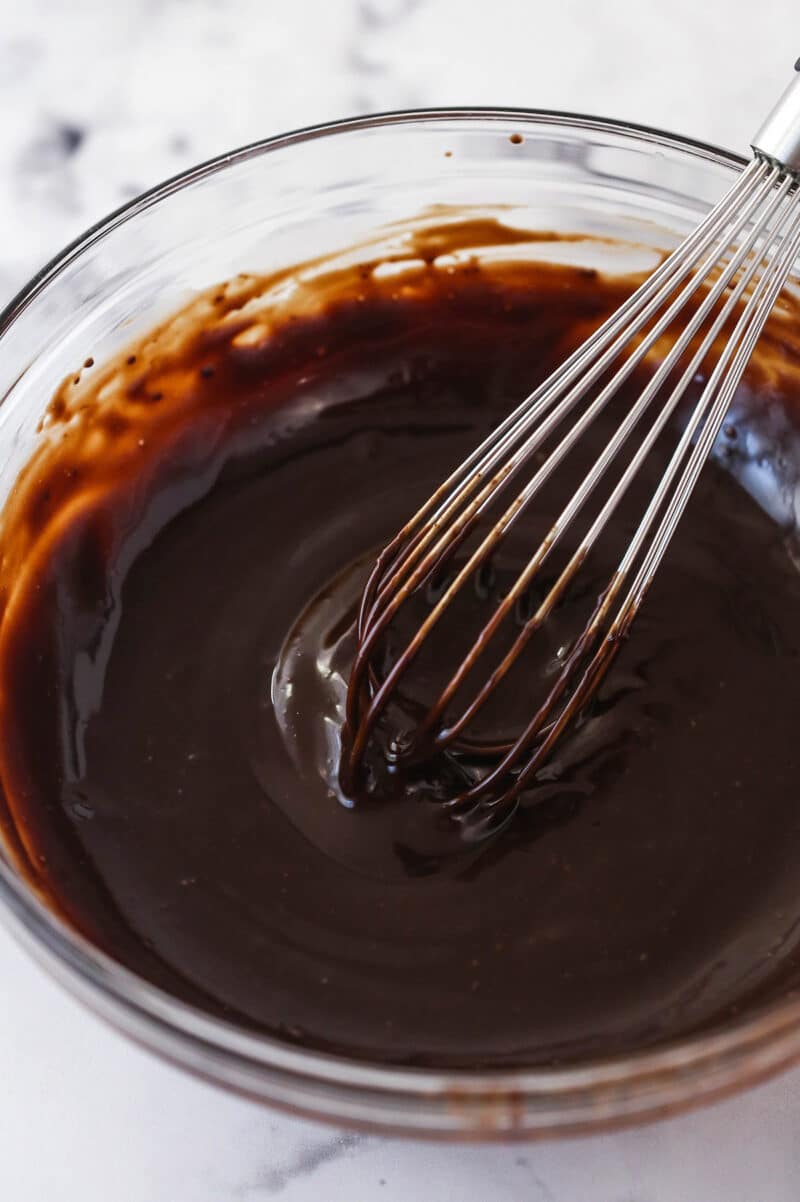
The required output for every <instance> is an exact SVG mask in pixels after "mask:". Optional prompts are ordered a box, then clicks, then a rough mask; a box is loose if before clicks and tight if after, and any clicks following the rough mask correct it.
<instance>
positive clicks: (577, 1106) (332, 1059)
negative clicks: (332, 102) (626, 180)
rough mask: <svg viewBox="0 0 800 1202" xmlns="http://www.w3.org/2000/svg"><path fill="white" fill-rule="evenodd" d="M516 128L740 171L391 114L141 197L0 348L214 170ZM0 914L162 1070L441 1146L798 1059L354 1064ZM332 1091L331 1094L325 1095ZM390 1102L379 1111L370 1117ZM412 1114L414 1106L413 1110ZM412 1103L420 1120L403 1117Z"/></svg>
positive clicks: (614, 130)
mask: <svg viewBox="0 0 800 1202" xmlns="http://www.w3.org/2000/svg"><path fill="white" fill-rule="evenodd" d="M471 120H472V121H480V122H487V121H496V122H498V123H509V122H513V121H514V120H520V121H524V122H525V123H526V124H527V125H528V126H537V125H538V126H539V127H542V128H544V127H556V128H559V127H561V128H563V129H565V130H568V129H574V130H580V131H581V132H583V133H585V132H587V131H590V132H597V133H608V134H610V135H613V136H617V137H622V138H626V137H627V138H630V139H631V140H633V141H634V142H636V143H637V144H639V145H641V143H642V142H645V143H651V144H654V145H655V146H656V147H661V148H664V149H673V150H678V151H681V152H684V153H685V152H689V153H690V154H691V155H693V156H695V157H697V158H699V159H702V160H705V161H708V162H712V163H717V164H719V165H721V166H724V167H728V168H733V169H734V170H738V169H740V168H741V167H742V166H744V164H745V163H746V161H747V160H746V159H745V158H744V157H743V156H741V155H739V154H735V153H733V152H730V151H727V150H724V149H721V148H719V147H717V146H714V145H713V144H710V143H707V142H704V141H699V140H697V139H692V138H685V137H682V136H679V135H677V134H673V133H669V132H667V131H663V130H660V129H656V128H653V127H652V126H649V125H644V124H637V123H633V122H626V121H618V120H612V119H606V118H602V117H594V116H589V115H585V114H581V113H573V112H567V111H562V110H550V109H536V108H531V109H528V108H519V107H517V108H494V107H490V106H486V107H484V106H479V107H474V106H466V107H444V108H424V109H403V110H396V111H388V112H381V113H374V114H369V115H366V116H362V117H355V118H346V119H343V120H337V121H330V122H326V123H323V124H314V125H310V126H305V127H302V128H299V129H295V130H292V131H290V132H288V133H283V134H278V135H276V136H274V137H270V138H265V139H262V140H259V141H256V142H251V143H249V144H247V145H245V146H243V147H241V148H239V149H237V150H234V151H231V152H228V153H224V154H220V155H217V156H215V157H213V158H211V159H208V160H206V161H205V162H203V163H201V164H199V165H197V166H194V167H191V168H189V169H187V170H186V171H183V172H180V173H178V174H176V175H174V176H171V177H170V178H169V179H167V180H165V181H163V182H162V183H159V184H157V185H155V186H154V187H152V188H149V189H148V190H147V191H145V192H143V193H141V194H140V195H138V196H137V197H135V198H134V199H132V200H130V201H128V202H127V203H125V204H124V205H122V206H120V207H119V208H118V209H116V210H115V211H114V212H112V213H111V214H109V215H108V216H106V217H104V218H102V219H101V220H100V221H98V222H96V223H95V224H94V225H92V226H91V227H90V228H89V229H88V230H86V231H85V232H84V233H83V234H81V235H79V236H78V237H77V238H76V239H75V240H74V241H72V242H71V243H70V244H69V245H68V246H66V247H65V248H64V249H63V250H62V251H60V252H59V253H58V254H57V255H56V256H55V257H53V258H52V259H51V260H50V261H49V262H48V263H46V264H45V265H44V266H43V267H42V268H41V269H40V270H39V271H38V272H37V273H36V274H35V275H34V276H33V277H32V278H31V280H30V281H29V282H28V283H27V284H26V285H24V287H23V288H22V289H21V290H20V291H19V292H18V293H17V294H16V295H15V296H14V297H13V299H12V300H11V301H10V303H9V304H8V305H7V306H6V307H5V309H4V310H3V311H2V312H0V339H1V338H2V337H3V336H4V335H5V334H6V332H7V331H8V330H9V329H10V328H11V327H12V325H13V324H14V322H15V321H16V320H17V319H18V318H19V317H20V315H21V314H22V313H23V312H24V311H25V310H26V309H27V308H28V306H29V305H30V304H31V303H32V302H33V301H34V300H35V298H36V297H37V296H39V295H40V294H41V293H42V292H43V291H44V290H45V289H46V288H47V287H48V286H49V285H50V284H51V283H52V282H53V281H54V280H55V279H56V278H57V277H58V276H59V275H60V274H61V273H62V272H63V271H64V270H65V269H66V268H67V267H68V266H69V265H70V264H71V263H72V262H74V261H75V260H76V259H77V258H79V257H80V256H81V255H82V254H83V253H85V251H87V250H88V249H89V248H90V247H91V246H92V245H93V244H94V243H95V242H97V241H99V240H100V239H102V238H103V237H105V236H106V235H107V234H108V233H110V232H111V231H112V230H114V229H115V228H116V227H118V226H120V225H122V224H124V223H125V222H126V221H129V220H130V219H131V218H133V217H135V216H136V215H137V214H138V213H140V212H142V211H144V210H145V209H147V208H149V207H151V206H153V205H155V204H157V203H159V202H160V201H162V200H164V199H166V198H167V197H169V196H170V195H171V194H173V193H175V192H177V191H180V190H182V189H183V188H186V187H188V186H190V185H192V184H194V183H196V182H198V181H200V180H203V179H206V178H208V177H209V176H212V175H214V174H216V173H218V172H221V171H224V170H225V169H227V168H228V167H231V166H235V165H237V164H240V163H242V162H244V161H246V160H248V159H251V158H256V157H259V156H261V155H263V154H266V153H270V152H273V151H276V150H280V149H285V148H288V147H291V146H293V145H297V144H302V143H306V142H310V141H314V140H316V139H320V138H329V137H333V136H339V135H342V134H349V133H357V132H359V131H366V130H370V129H389V128H393V127H396V126H399V125H412V124H427V123H438V122H441V123H445V122H448V121H461V122H464V121H466V122H469V121H471ZM0 912H2V913H4V914H5V916H6V917H7V919H8V920H9V923H8V925H9V926H10V928H11V930H12V933H14V934H15V935H16V936H17V938H18V939H19V940H20V941H21V942H22V943H23V944H24V945H26V946H27V947H28V950H29V951H31V952H32V953H33V955H34V957H35V958H38V959H40V960H43V961H45V962H46V963H47V964H48V966H49V968H50V969H51V970H52V971H53V973H54V975H56V976H57V977H58V978H60V979H61V981H62V983H63V984H65V985H66V986H67V987H68V988H69V989H71V991H72V992H73V993H76V994H77V995H79V996H80V997H82V999H83V1000H84V1001H85V1002H87V1003H88V1004H89V1006H90V1007H91V1008H93V1009H95V1010H96V1012H98V1013H100V1014H101V1016H102V1017H105V1018H106V1019H110V1020H111V1021H112V1023H114V1025H118V1026H119V1027H120V1028H122V1029H124V1030H125V1031H127V1033H128V1034H132V1035H133V1036H134V1038H137V1039H138V1040H139V1041H140V1042H141V1043H143V1044H145V1045H147V1046H149V1047H150V1048H152V1049H154V1050H157V1051H159V1052H160V1053H161V1054H162V1055H163V1056H165V1057H166V1058H167V1059H169V1060H172V1061H173V1062H176V1063H179V1064H181V1065H183V1066H184V1067H188V1068H189V1069H191V1070H193V1071H195V1072H197V1073H199V1074H201V1075H203V1076H206V1077H208V1078H210V1079H212V1080H215V1081H217V1082H219V1083H222V1084H226V1085H228V1086H229V1087H231V1088H233V1089H235V1090H238V1091H239V1092H242V1093H246V1094H250V1095H253V1096H256V1097H259V1098H263V1099H264V1100H268V1101H270V1102H272V1103H273V1104H275V1105H278V1106H280V1107H283V1108H284V1109H288V1110H293V1111H295V1112H297V1113H301V1114H305V1115H309V1116H312V1117H314V1118H318V1119H319V1118H323V1119H328V1120H331V1121H334V1122H337V1123H339V1124H341V1125H350V1126H359V1127H362V1128H367V1129H373V1130H381V1131H384V1132H386V1131H387V1130H391V1131H393V1132H395V1133H405V1134H414V1135H416V1136H420V1135H434V1136H443V1137H445V1138H454V1137H459V1136H466V1137H467V1138H478V1139H482V1138H492V1137H499V1138H509V1137H513V1136H514V1135H518V1136H522V1137H524V1138H531V1137H533V1136H535V1135H537V1134H539V1135H541V1134H544V1135H553V1134H565V1133H567V1134H574V1133H577V1132H581V1131H587V1130H593V1129H597V1128H605V1127H608V1126H616V1125H621V1124H625V1123H630V1122H633V1121H640V1120H642V1119H644V1118H650V1117H655V1116H657V1115H660V1114H663V1113H671V1112H673V1111H675V1110H677V1109H684V1108H686V1107H688V1106H690V1105H692V1104H694V1103H699V1102H701V1101H705V1100H709V1099H710V1098H713V1097H717V1096H720V1095H722V1094H725V1093H729V1092H731V1091H733V1090H736V1089H738V1088H741V1087H743V1086H744V1085H746V1084H748V1083H751V1082H753V1081H755V1080H757V1079H760V1078H762V1077H764V1076H766V1075H768V1074H769V1073H771V1072H774V1071H777V1070H778V1069H779V1068H781V1067H785V1066H787V1065H788V1064H789V1063H791V1062H792V1061H794V1060H796V1059H798V1058H800V999H791V998H789V999H785V1000H783V1001H780V1002H776V1003H773V1004H772V1005H771V1006H770V1007H769V1008H767V1009H765V1010H764V1011H763V1012H758V1013H756V1014H755V1015H753V1016H751V1017H749V1018H744V1019H741V1020H739V1021H737V1022H735V1023H731V1024H730V1026H727V1027H726V1028H725V1029H723V1030H721V1031H719V1032H716V1033H712V1034H700V1035H693V1036H689V1037H687V1038H685V1039H682V1040H679V1041H676V1042H675V1043H672V1044H670V1045H668V1046H667V1047H664V1048H660V1049H656V1050H651V1051H643V1052H638V1053H634V1054H630V1055H627V1056H623V1057H615V1058H613V1059H608V1060H597V1061H592V1062H586V1063H585V1064H579V1065H567V1066H563V1067H561V1066H559V1067H553V1068H541V1069H518V1070H513V1069H509V1070H487V1071H479V1070H477V1071H476V1070H473V1071H466V1070H463V1071H462V1070H441V1069H420V1068H405V1067H394V1066H387V1065H380V1064H369V1063H366V1062H364V1061H360V1060H354V1059H349V1058H347V1057H346V1056H341V1055H333V1054H328V1053H322V1052H317V1051H312V1050H306V1049H302V1048H297V1047H294V1046H292V1045H291V1044H289V1043H284V1042H281V1041H280V1040H278V1039H275V1038H272V1037H269V1036H267V1035H258V1034H252V1033H248V1032H246V1031H244V1030H242V1029H241V1028H239V1027H237V1026H235V1025H234V1024H232V1023H229V1022H226V1021H225V1020H222V1019H217V1018H212V1017H211V1016H209V1015H207V1014H205V1013H203V1012H202V1011H200V1010H198V1009H196V1008H194V1007H192V1006H190V1005H188V1004H186V1003H185V1002H181V1001H179V1000H178V999H176V998H174V997H172V996H171V995H170V994H168V993H166V992H165V991H164V990H161V989H160V988H158V987H157V986H154V985H151V984H149V983H148V982H146V981H144V980H143V979H141V978H139V977H138V976H136V975H135V974H134V973H133V972H131V971H130V970H129V969H127V968H125V967H124V966H122V965H120V964H118V963H117V962H116V961H114V960H113V959H111V958H110V957H109V956H108V955H106V954H105V953H104V952H102V951H100V949H99V948H97V947H95V946H94V945H92V944H91V943H90V942H89V941H88V940H87V939H86V938H85V937H83V936H82V935H80V934H79V933H77V932H75V931H74V930H72V929H71V928H70V927H69V926H68V925H67V923H66V922H65V921H63V920H62V919H60V918H59V917H58V916H57V915H56V914H55V913H53V912H52V911H51V910H49V909H48V907H47V906H46V905H45V903H44V902H43V901H42V900H41V899H40V898H39V897H38V896H37V895H36V892H35V890H34V888H33V886H32V885H31V884H30V883H29V882H27V881H25V880H24V879H23V878H22V877H20V876H18V875H17V874H16V873H15V872H13V871H12V869H11V867H10V865H9V864H7V863H6V862H5V861H4V860H2V859H0ZM337 1091H338V1092H337ZM392 1099H394V1100H395V1102H396V1103H397V1104H396V1105H394V1106H391V1107H388V1109H387V1108H386V1107H385V1106H384V1109H383V1110H382V1109H381V1107H382V1106H383V1105H384V1104H385V1103H389V1102H390V1101H391V1100H392ZM426 1106H427V1109H425V1107H426ZM420 1107H422V1109H419V1108H420Z"/></svg>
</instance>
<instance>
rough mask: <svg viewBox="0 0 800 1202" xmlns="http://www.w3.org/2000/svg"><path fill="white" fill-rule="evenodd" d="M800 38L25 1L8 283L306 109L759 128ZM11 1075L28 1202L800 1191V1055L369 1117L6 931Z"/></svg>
mask: <svg viewBox="0 0 800 1202" xmlns="http://www.w3.org/2000/svg"><path fill="white" fill-rule="evenodd" d="M793 36H794V41H793V40H792V39H793ZM798 53H800V30H798V23H797V0H759V3H758V4H755V3H754V2H753V0H704V2H702V3H698V0H670V2H669V3H668V4H661V3H655V2H653V3H648V2H647V0H605V2H604V3H598V2H597V0H559V2H558V3H556V4H549V3H547V4H545V3H544V2H543V0H539V2H538V3H537V0H492V3H491V4H483V3H480V4H479V3H476V2H474V0H295V3H293V4H287V3H285V2H283V3H278V2H277V0H111V2H109V0H70V2H69V3H67V2H66V0H24V2H20V0H0V112H2V114H3V116H2V119H1V120H0V230H2V238H1V239H0V305H2V304H3V303H4V302H5V301H6V300H7V299H9V298H10V295H11V294H12V292H13V290H15V289H16V288H17V287H18V286H20V285H21V284H23V283H24V282H25V280H26V278H28V277H29V276H30V274H31V273H32V272H33V271H34V270H35V269H36V268H37V267H38V266H40V265H41V263H42V262H43V261H45V260H46V259H47V258H48V257H49V256H50V255H51V254H53V253H54V252H55V251H57V250H58V249H59V247H60V246H62V245H63V244H64V243H65V242H67V241H68V240H70V239H72V238H73V237H74V236H75V235H76V234H78V233H80V231H81V230H82V229H84V228H85V227H86V226H87V225H89V224H90V223H91V222H93V221H95V220H96V219H97V218H99V217H101V216H102V215H103V214H104V213H105V212H107V211H108V210H110V209H112V208H115V207H117V206H118V205H119V204H120V203H122V202H123V201H124V200H125V199H126V198H127V197H130V196H132V195H134V194H135V193H137V192H139V191H141V190H142V189H143V188H145V187H148V186H149V185H151V184H154V183H156V182H157V181H158V180H159V179H161V178H163V177H164V176H166V175H171V174H173V173H174V172H176V171H178V170H180V169H181V168H182V167H185V166H188V165H190V164H191V163H193V162H197V161H199V160H201V159H204V158H207V157H208V156H210V155H212V154H215V153H217V152H219V151H223V150H225V149H228V148H230V147H232V146H236V145H238V144H241V143H244V142H247V141H251V140H254V139H256V138H259V137H263V136H266V135H268V134H271V133H276V132H279V131H280V130H282V129H286V128H291V127H295V126H299V125H304V124H307V123H309V122H312V121H318V120H328V119H330V118H333V117H337V116H343V115H348V114H352V113H355V112H365V111H369V110H379V109H386V108H396V107H407V106H410V105H422V104H432V105H436V104H451V103H452V104H458V103H479V104H484V103H485V104H489V103H496V104H510V105H514V104H519V105H526V104H528V105H536V106H541V107H548V108H561V109H575V110H582V111H586V112H596V113H601V114H603V115H607V116H618V117H627V118H630V119H634V120H637V121H641V122H648V123H651V124H654V125H661V126H664V127H667V128H672V129H676V130H679V131H681V132H685V133H689V134H692V135H694V136H696V137H699V138H707V139H709V140H713V141H718V142H721V143H723V144H726V145H729V146H732V147H734V148H737V149H743V148H744V147H745V146H746V144H747V139H748V135H749V134H750V133H751V132H752V130H753V128H754V127H755V126H756V125H757V124H758V121H759V118H760V116H761V115H762V113H763V111H764V109H765V108H766V107H768V105H769V104H770V103H771V102H772V100H773V99H774V97H775V95H776V92H777V91H778V90H779V89H780V88H781V87H782V86H783V82H784V80H785V79H786V78H788V75H789V73H790V70H791V66H792V62H793V61H794V58H795V57H796V56H797V54H798ZM0 1083H2V1086H1V1087H0V1198H2V1199H3V1200H5V1199H8V1200H9V1202H45V1200H46V1199H47V1200H50V1199H52V1200H54V1202H55V1200H57V1202H73V1200H74V1202H257V1200H261V1199H269V1198H273V1197H277V1198H280V1199H282V1200H284V1202H312V1200H314V1202H318V1200H325V1202H328V1200H330V1202H338V1200H339V1199H342V1200H344V1199H347V1202H367V1200H371V1199H373V1198H374V1199H378V1200H383V1199H385V1200H386V1202H400V1200H402V1202H406V1200H407V1199H408V1198H411V1197H415V1198H420V1199H423V1200H425V1202H427V1200H428V1199H431V1200H437V1202H438V1200H439V1199H442V1200H444V1202H448V1200H449V1199H456V1198H458V1199H459V1200H460V1202H485V1200H486V1199H487V1198H492V1199H495V1200H496V1202H504V1200H505V1199H510V1200H517V1199H519V1200H524V1202H717V1200H718V1199H719V1200H722V1199H724V1200H725V1202H797V1198H798V1196H800V1138H799V1137H800V1071H795V1072H793V1073H789V1074H786V1075H784V1076H783V1077H781V1078H779V1079H777V1080H775V1081H772V1082H770V1083H768V1084H767V1085H765V1086H762V1087H760V1088H759V1089H756V1090H752V1091H750V1092H749V1093H747V1094H746V1095H743V1096H741V1097H739V1098H735V1099H732V1100H729V1101H727V1102H724V1103H721V1104H718V1105H717V1106H715V1107H712V1108H711V1109H708V1110H705V1111H702V1112H699V1113H697V1114H694V1115H689V1116H685V1117H682V1118H679V1119H674V1120H670V1121H668V1122H662V1123H660V1124H657V1125H653V1126H650V1127H646V1128H642V1129H640V1130H637V1131H630V1132H626V1133H623V1134H616V1135H609V1136H602V1137H595V1138H592V1139H586V1140H580V1141H572V1142H569V1143H561V1144H545V1145H532V1146H529V1147H525V1146H515V1147H489V1148H487V1147H484V1148H481V1147H474V1148H463V1147H461V1148H458V1149H456V1148H452V1147H447V1146H440V1145H420V1144H413V1143H410V1142H399V1141H388V1140H383V1139H378V1138H373V1137H361V1136H353V1135H350V1134H344V1133H341V1132H336V1131H335V1130H331V1129H326V1128H322V1127H316V1126H314V1125H313V1124H310V1123H304V1122H300V1121H298V1120H295V1119H289V1118H286V1117H284V1116H281V1115H277V1114H274V1113H272V1112H270V1111H268V1110H266V1109H262V1108H259V1107H257V1106H255V1105H252V1104H250V1103H246V1102H243V1101H240V1100H238V1099H235V1098H231V1097H228V1096H226V1095H225V1094H223V1093H221V1092H219V1091H217V1090H215V1089H213V1088H211V1087H209V1086H206V1085H203V1084H201V1083H199V1082H197V1081H195V1080H193V1079H191V1078H189V1077H188V1076H185V1075H184V1074H182V1073H181V1072H179V1071H177V1070H175V1069H173V1068H170V1067H168V1066H166V1065H164V1064H161V1063H159V1062H158V1061H157V1060H155V1059H154V1058H152V1057H151V1056H149V1055H148V1054H146V1053H145V1052H142V1051H141V1050H139V1049H138V1048H136V1047H134V1046H132V1045H131V1044H129V1043H128V1042H127V1041H125V1040H124V1039H123V1038H122V1037H121V1036H119V1035H117V1034H116V1033H113V1032H112V1031H110V1030H107V1029H106V1028H105V1027H104V1026H103V1025H102V1024H101V1023H100V1022H99V1021H98V1020H97V1019H95V1018H94V1017H92V1016H91V1015H89V1014H88V1013H86V1012H84V1011H83V1010H82V1009H81V1008H80V1007H79V1006H78V1004H77V1003H75V1002H74V1001H72V999H70V998H68V997H67V996H66V995H65V994H64V993H62V991H61V990H60V989H59V988H58V987H57V986H55V985H54V984H53V983H52V982H50V981H49V980H48V979H47V978H46V977H45V976H44V974H43V973H42V971H41V970H40V969H39V968H38V967H37V966H35V965H34V964H33V963H32V962H30V961H29V960H28V958H27V957H26V956H25V955H24V954H23V952H21V951H20V950H19V949H18V948H17V947H16V945H15V944H14V943H13V942H12V941H11V939H10V938H9V937H8V935H6V934H5V933H4V932H3V931H2V930H1V929H0Z"/></svg>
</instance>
